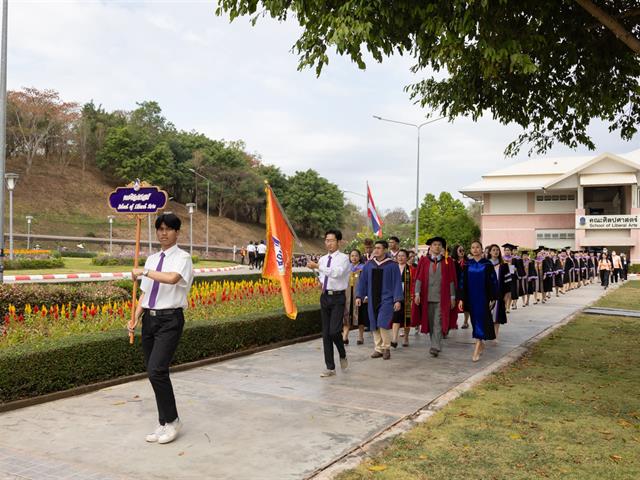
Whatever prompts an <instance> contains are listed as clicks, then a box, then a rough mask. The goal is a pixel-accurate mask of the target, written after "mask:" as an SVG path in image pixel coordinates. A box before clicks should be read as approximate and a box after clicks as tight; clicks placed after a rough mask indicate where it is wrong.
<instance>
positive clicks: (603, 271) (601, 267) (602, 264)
mask: <svg viewBox="0 0 640 480" xmlns="http://www.w3.org/2000/svg"><path fill="white" fill-rule="evenodd" d="M611 270H612V267H611V262H610V261H609V257H608V255H607V254H606V253H605V252H602V256H601V257H600V261H599V262H598V271H599V272H600V284H601V285H602V286H603V287H604V289H605V290H606V289H607V288H609V275H611Z"/></svg>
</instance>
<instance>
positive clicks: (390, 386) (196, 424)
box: [0, 285, 603, 480]
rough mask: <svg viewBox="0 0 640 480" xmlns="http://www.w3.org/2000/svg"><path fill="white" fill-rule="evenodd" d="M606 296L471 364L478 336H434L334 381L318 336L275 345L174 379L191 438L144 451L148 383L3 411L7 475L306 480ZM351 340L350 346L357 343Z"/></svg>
mask: <svg viewBox="0 0 640 480" xmlns="http://www.w3.org/2000/svg"><path fill="white" fill-rule="evenodd" d="M602 293H603V290H602V288H600V287H599V286H597V285H592V286H589V287H586V288H581V289H579V290H577V291H572V292H570V293H569V294H567V295H565V296H561V297H560V298H555V297H554V298H553V299H552V300H551V302H550V303H549V304H546V305H536V306H529V307H527V308H519V309H518V310H517V311H514V312H512V314H511V316H510V320H509V323H508V324H507V325H506V326H504V327H503V328H502V329H501V330H500V342H499V344H497V345H495V346H494V345H490V346H488V347H487V349H486V351H485V354H484V356H483V358H482V359H481V361H480V362H478V363H475V364H474V363H472V362H471V353H472V348H473V347H472V339H471V332H470V330H458V331H453V332H452V333H451V334H450V336H449V339H447V340H446V343H445V347H444V351H443V353H442V355H441V356H440V357H439V358H437V359H433V358H430V357H429V356H428V355H427V345H426V343H427V339H426V336H425V335H420V336H417V337H416V336H414V335H413V334H411V337H410V340H411V346H410V347H409V348H402V346H400V347H398V349H397V350H393V351H392V358H391V360H390V361H384V360H381V359H378V360H373V359H370V358H369V355H370V353H371V351H372V342H371V337H370V336H369V334H367V337H366V341H365V345H361V346H358V345H355V341H354V342H352V344H351V345H349V346H348V347H347V349H348V350H347V351H348V355H349V360H350V368H349V370H348V371H347V372H345V373H342V372H338V375H337V376H336V377H333V378H329V379H321V378H319V375H318V374H319V373H320V371H321V370H322V368H323V362H322V352H321V348H322V347H321V341H320V340H315V341H311V342H306V343H302V344H297V345H292V346H289V347H283V348H279V349H276V350H270V351H266V352H262V353H258V354H255V355H251V356H247V357H243V358H239V359H235V360H230V361H227V362H223V363H218V364H213V365H210V366H206V367H202V368H198V369H193V370H189V371H185V372H181V373H176V374H174V375H173V376H172V378H173V383H174V388H175V390H176V394H177V400H178V409H179V411H180V413H181V419H182V420H183V422H184V429H183V431H182V437H181V438H180V439H179V440H178V441H176V442H174V443H172V444H168V445H157V444H147V443H145V442H144V435H145V434H146V433H148V432H149V431H150V430H152V429H153V427H154V422H155V402H154V400H153V394H152V390H151V387H150V386H149V384H148V382H147V381H136V382H131V383H127V384H123V385H118V386H115V387H111V388H106V389H104V390H100V391H97V392H93V393H90V394H86V395H82V396H78V397H73V398H69V399H65V400H59V401H54V402H50V403H47V404H42V405H37V406H34V407H28V408H24V409H21V410H17V411H13V412H6V413H3V414H0V479H34V480H36V479H37V480H40V479H46V480H53V479H69V478H74V479H94V480H95V479H105V480H106V479H117V478H120V479H145V480H146V479H151V478H158V479H242V480H244V479H247V480H253V479H265V480H266V479H269V480H270V479H274V480H276V479H277V480H281V479H300V478H303V477H305V476H306V475H309V474H310V473H312V472H313V471H315V470H316V469H317V468H320V467H322V466H324V465H327V464H329V463H331V462H332V461H333V460H334V459H336V458H338V457H339V456H340V455H342V454H344V453H345V452H348V451H349V450H351V449H352V448H354V447H355V446H357V445H358V444H360V443H362V442H364V441H365V440H367V439H368V438H371V437H372V436H373V435H375V434H376V433H378V432H380V431H382V430H384V429H386V428H387V427H389V426H390V425H391V424H393V423H395V422H396V421H398V420H399V419H401V418H402V417H404V416H406V415H409V414H412V413H414V412H416V411H417V410H419V409H420V408H422V407H423V406H425V405H426V404H428V403H429V402H431V401H432V400H433V399H435V398H437V397H438V396H440V395H441V394H443V393H444V392H446V391H448V390H449V389H451V388H453V387H454V386H456V385H458V384H460V383H461V382H463V381H465V379H467V378H469V377H470V376H472V375H474V374H475V373H477V372H479V371H480V370H482V369H484V368H486V367H488V366H490V365H491V364H492V363H494V362H496V361H498V360H499V359H500V358H501V357H503V356H505V355H507V354H508V353H509V352H510V351H512V350H513V349H514V348H517V347H518V346H519V345H521V344H523V343H524V342H526V341H527V340H529V339H530V338H532V337H533V336H535V335H537V334H538V333H540V332H541V331H543V330H545V329H547V328H548V327H550V326H552V325H554V324H556V323H558V322H560V321H562V320H563V319H564V318H566V317H567V316H569V315H571V314H572V313H574V312H575V311H577V310H579V309H581V308H583V307H585V306H586V305H587V304H589V303H591V302H592V301H594V300H595V299H597V298H598V297H599V296H600V295H601V294H602ZM353 335H354V334H353V333H352V337H351V338H352V339H354V336H353Z"/></svg>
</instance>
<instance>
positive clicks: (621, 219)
mask: <svg viewBox="0 0 640 480" xmlns="http://www.w3.org/2000/svg"><path fill="white" fill-rule="evenodd" d="M576 228H581V229H592V230H595V229H600V230H614V229H621V228H640V215H578V216H577V217H576Z"/></svg>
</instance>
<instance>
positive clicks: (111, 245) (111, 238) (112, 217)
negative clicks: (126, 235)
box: [107, 215, 115, 256]
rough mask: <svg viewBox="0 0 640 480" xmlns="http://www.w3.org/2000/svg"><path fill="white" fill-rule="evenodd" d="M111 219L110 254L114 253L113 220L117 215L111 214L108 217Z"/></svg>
mask: <svg viewBox="0 0 640 480" xmlns="http://www.w3.org/2000/svg"><path fill="white" fill-rule="evenodd" d="M107 218H108V219H109V256H112V255H113V220H114V219H115V217H114V216H113V215H109V216H108V217H107Z"/></svg>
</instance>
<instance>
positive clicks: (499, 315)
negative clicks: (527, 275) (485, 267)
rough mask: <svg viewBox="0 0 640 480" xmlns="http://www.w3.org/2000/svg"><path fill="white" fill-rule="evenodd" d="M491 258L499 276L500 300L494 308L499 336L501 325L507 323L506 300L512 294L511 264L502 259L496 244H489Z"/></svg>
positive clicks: (495, 324) (495, 323)
mask: <svg viewBox="0 0 640 480" xmlns="http://www.w3.org/2000/svg"><path fill="white" fill-rule="evenodd" d="M489 255H490V256H491V258H490V259H489V260H490V261H491V263H492V265H493V268H494V270H495V272H496V276H497V277H498V292H499V294H498V301H497V302H496V304H495V307H494V309H493V325H494V329H495V332H496V338H498V331H499V330H500V325H503V324H505V323H507V305H506V302H507V301H508V300H509V298H510V296H511V273H510V272H509V265H507V264H506V263H505V262H504V260H503V259H502V253H501V252H500V247H499V246H498V245H496V244H493V245H490V246H489Z"/></svg>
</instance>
